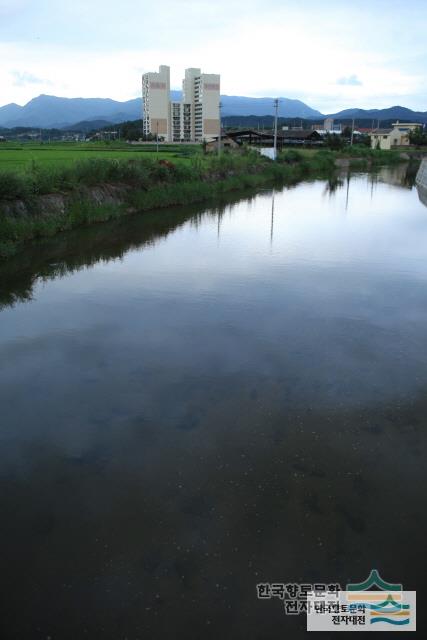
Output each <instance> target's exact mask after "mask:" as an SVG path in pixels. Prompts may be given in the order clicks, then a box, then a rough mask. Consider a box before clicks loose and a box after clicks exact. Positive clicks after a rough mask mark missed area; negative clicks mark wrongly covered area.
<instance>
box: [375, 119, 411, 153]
mask: <svg viewBox="0 0 427 640" xmlns="http://www.w3.org/2000/svg"><path fill="white" fill-rule="evenodd" d="M420 126H422V125H420V123H419V122H405V123H403V122H402V123H401V122H399V121H397V122H394V123H393V124H392V129H373V130H372V132H371V133H370V134H369V135H370V137H371V148H372V149H385V150H388V149H391V148H392V147H406V146H408V145H409V144H410V142H409V134H410V133H411V131H415V129H417V128H418V127H420Z"/></svg>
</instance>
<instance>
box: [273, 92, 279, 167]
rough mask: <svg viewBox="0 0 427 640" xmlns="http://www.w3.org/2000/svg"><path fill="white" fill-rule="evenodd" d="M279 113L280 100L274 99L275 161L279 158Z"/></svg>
mask: <svg viewBox="0 0 427 640" xmlns="http://www.w3.org/2000/svg"><path fill="white" fill-rule="evenodd" d="M278 111H279V99H278V98H275V99H274V160H275V159H276V157H277V114H278Z"/></svg>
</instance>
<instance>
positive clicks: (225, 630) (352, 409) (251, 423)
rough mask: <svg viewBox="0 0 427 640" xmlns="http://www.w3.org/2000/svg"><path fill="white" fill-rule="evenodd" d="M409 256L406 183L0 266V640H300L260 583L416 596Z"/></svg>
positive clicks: (426, 329)
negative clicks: (400, 586) (391, 586)
mask: <svg viewBox="0 0 427 640" xmlns="http://www.w3.org/2000/svg"><path fill="white" fill-rule="evenodd" d="M426 258H427V208H426V207H425V206H424V205H423V204H422V202H421V201H420V199H419V198H418V195H417V191H416V190H415V189H414V188H413V187H411V180H409V179H408V177H407V175H406V168H405V167H399V168H398V169H394V170H388V169H387V170H386V169H383V170H382V171H380V172H379V173H378V174H376V175H375V176H373V175H370V176H369V175H363V174H359V175H352V176H342V178H340V179H336V180H331V181H320V180H319V181H313V182H306V183H302V184H299V185H297V186H294V187H292V188H284V189H283V190H276V191H274V192H273V191H271V190H266V191H264V192H261V193H259V194H257V195H255V196H253V195H251V196H247V197H245V198H243V199H240V200H237V199H234V200H233V199H229V200H225V201H224V202H221V203H216V204H215V205H214V206H209V207H206V206H204V207H200V206H199V207H187V208H185V207H184V208H180V209H176V210H169V211H160V212H155V213H153V214H145V215H142V216H135V217H132V218H129V219H126V220H125V219H122V220H120V221H118V222H113V223H108V224H104V225H99V226H95V227H92V228H88V229H83V230H79V231H75V232H72V233H68V234H63V235H61V236H58V237H57V238H54V239H51V240H47V241H45V242H43V243H40V244H39V245H37V246H34V247H33V248H31V249H29V250H28V251H26V252H25V253H22V254H21V255H20V256H18V257H17V258H16V259H14V260H13V261H10V262H9V263H7V264H6V265H4V266H3V267H2V268H1V269H0V305H1V307H0V308H1V311H0V332H1V333H0V407H1V429H0V438H1V441H0V443H1V448H0V476H1V496H0V513H1V528H0V543H1V546H0V548H1V565H2V590H1V591H2V593H1V602H2V606H1V609H2V615H1V620H0V629H2V635H1V637H2V638H5V640H6V639H7V640H9V639H12V638H19V639H21V638H25V639H26V638H31V639H33V638H35V639H38V638H43V639H47V638H51V639H52V640H56V639H62V638H66V639H68V638H70V639H71V638H72V639H73V640H78V639H80V638H86V637H87V638H90V639H92V638H108V639H109V638H112V639H114V640H121V639H125V638H127V639H128V640H136V639H138V638H139V639H144V640H145V639H147V640H148V639H149V640H152V639H157V638H159V639H160V638H187V639H188V638H191V639H192V638H197V639H199V638H200V639H201V638H215V639H216V638H218V639H220V638H225V639H227V638H233V639H235V638H248V639H252V638H260V639H261V638H263V639H266V638H274V639H275V638H283V637H290V638H291V637H292V638H297V637H302V636H303V635H305V634H304V629H305V616H289V615H285V613H284V607H283V603H282V602H281V600H280V599H278V598H274V599H272V600H266V601H259V600H257V597H256V585H257V583H260V582H270V583H271V582H276V583H277V582H278V583H286V584H289V583H301V582H305V583H315V582H317V583H318V582H320V583H341V584H342V585H345V584H346V583H347V582H349V581H350V582H359V581H362V580H364V579H365V578H366V577H367V575H368V574H369V572H370V570H371V569H372V568H377V569H378V570H379V572H380V573H381V575H382V577H383V578H384V579H386V580H388V581H390V582H399V583H400V582H403V583H404V586H405V588H406V589H417V588H418V589H421V588H422V582H423V579H424V575H425V569H426V567H425V561H424V559H423V552H424V550H425V535H426V515H425V500H426V493H427V491H426V483H425V475H424V469H425V463H424V459H425V445H426V435H425V434H426V431H425V424H426V420H425V418H426V415H427V396H426V390H427V346H426V345H427V260H426Z"/></svg>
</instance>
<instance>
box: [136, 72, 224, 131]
mask: <svg viewBox="0 0 427 640" xmlns="http://www.w3.org/2000/svg"><path fill="white" fill-rule="evenodd" d="M142 98H143V106H144V133H145V134H148V133H151V134H152V135H157V134H158V135H159V136H162V137H163V138H164V139H165V140H167V141H168V142H180V141H184V142H199V141H202V140H204V139H205V138H210V137H212V136H215V135H218V132H219V125H220V114H219V101H220V76H219V75H218V74H207V73H201V70H200V69H196V68H191V69H186V70H185V77H184V80H183V81H182V99H181V101H179V102H178V101H174V102H172V101H171V100H170V69H169V67H165V66H162V67H160V68H159V73H146V74H144V75H143V76H142ZM166 105H167V108H166ZM165 113H166V114H167V117H166V123H165V122H164V120H165Z"/></svg>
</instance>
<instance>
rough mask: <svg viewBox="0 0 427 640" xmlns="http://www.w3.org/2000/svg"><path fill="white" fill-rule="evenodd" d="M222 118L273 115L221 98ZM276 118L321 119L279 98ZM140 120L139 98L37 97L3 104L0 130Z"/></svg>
mask: <svg viewBox="0 0 427 640" xmlns="http://www.w3.org/2000/svg"><path fill="white" fill-rule="evenodd" d="M171 98H172V100H179V99H180V98H181V92H180V91H172V92H171ZM221 103H222V115H223V116H224V117H226V116H265V115H272V114H273V98H247V97H244V96H221ZM279 115H280V116H281V117H282V118H306V119H313V120H320V119H322V118H324V117H325V116H324V115H323V114H321V113H320V111H317V110H316V109H312V108H311V107H309V106H308V105H306V104H305V103H304V102H301V101H300V100H291V99H289V98H280V106H279ZM329 115H331V116H332V117H334V118H358V119H361V118H364V119H373V120H389V119H400V120H415V121H418V122H424V123H427V111H426V112H415V111H411V109H406V108H405V107H390V108H389V109H371V110H364V109H346V110H344V111H340V112H338V113H335V114H329ZM141 116H142V101H141V98H134V99H133V100H127V101H126V102H118V101H116V100H111V99H110V98H58V97H56V96H47V95H41V96H38V97H37V98H33V99H32V100H30V102H28V103H27V104H26V105H24V106H23V107H21V106H19V105H17V104H14V103H12V104H7V105H5V106H4V107H0V127H7V128H12V127H42V128H58V129H61V128H62V129H66V128H70V127H73V126H75V124H76V123H81V122H82V121H84V122H85V126H86V124H87V127H88V128H95V121H97V122H99V121H102V123H103V124H102V126H104V123H105V126H106V125H107V124H116V123H118V122H124V121H126V120H137V119H139V118H141Z"/></svg>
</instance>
